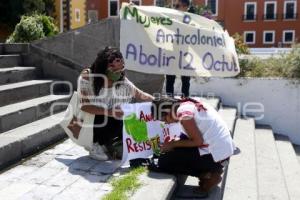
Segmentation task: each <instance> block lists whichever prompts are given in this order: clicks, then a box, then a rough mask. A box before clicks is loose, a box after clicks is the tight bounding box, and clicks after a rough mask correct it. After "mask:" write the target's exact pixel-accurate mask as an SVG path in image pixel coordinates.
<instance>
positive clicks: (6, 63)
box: [0, 54, 22, 68]
mask: <svg viewBox="0 0 300 200" xmlns="http://www.w3.org/2000/svg"><path fill="white" fill-rule="evenodd" d="M19 65H22V58H21V56H20V55H18V54H11V55H0V68H7V67H13V66H19Z"/></svg>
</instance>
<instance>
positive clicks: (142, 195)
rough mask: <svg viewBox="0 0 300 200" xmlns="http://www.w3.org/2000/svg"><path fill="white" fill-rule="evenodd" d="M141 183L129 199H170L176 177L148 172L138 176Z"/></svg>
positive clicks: (174, 187)
mask: <svg viewBox="0 0 300 200" xmlns="http://www.w3.org/2000/svg"><path fill="white" fill-rule="evenodd" d="M139 180H140V182H141V183H142V184H143V185H142V187H141V188H139V189H138V191H137V192H136V193H135V194H134V195H133V196H132V197H131V198H130V199H131V200H140V199H143V200H161V199H166V200H167V199H170V198H171V197H172V195H173V192H174V191H175V189H176V186H177V184H176V177H175V176H173V175H170V174H165V173H157V172H148V174H142V175H141V176H140V177H139Z"/></svg>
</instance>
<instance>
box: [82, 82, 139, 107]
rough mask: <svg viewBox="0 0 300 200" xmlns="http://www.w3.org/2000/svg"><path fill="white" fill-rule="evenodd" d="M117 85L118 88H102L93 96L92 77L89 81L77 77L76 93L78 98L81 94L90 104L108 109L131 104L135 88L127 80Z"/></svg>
mask: <svg viewBox="0 0 300 200" xmlns="http://www.w3.org/2000/svg"><path fill="white" fill-rule="evenodd" d="M119 83H120V85H119V86H118V87H117V86H113V87H111V88H104V87H103V88H101V89H100V91H99V93H98V94H97V95H95V94H94V88H93V77H92V76H90V77H89V80H86V79H84V78H82V76H79V78H78V88H77V91H78V94H79V97H80V98H83V96H82V94H83V93H85V94H87V95H88V96H87V99H88V100H89V103H90V104H92V105H95V106H100V107H104V108H108V109H110V108H112V107H114V106H116V105H121V104H123V103H130V102H132V100H133V98H134V94H135V92H136V90H137V88H136V86H135V85H134V84H133V83H132V82H131V81H129V80H128V79H127V78H125V79H124V81H121V82H119ZM85 98H86V97H85Z"/></svg>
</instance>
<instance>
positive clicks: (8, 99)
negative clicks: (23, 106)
mask: <svg viewBox="0 0 300 200" xmlns="http://www.w3.org/2000/svg"><path fill="white" fill-rule="evenodd" d="M52 82H53V81H52V80H31V81H24V82H19V83H13V84H6V85H1V86H0V99H1V101H0V106H5V105H8V104H12V103H17V102H21V101H24V100H27V99H32V98H35V97H40V96H45V95H48V94H50V85H51V83H52Z"/></svg>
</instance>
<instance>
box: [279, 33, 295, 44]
mask: <svg viewBox="0 0 300 200" xmlns="http://www.w3.org/2000/svg"><path fill="white" fill-rule="evenodd" d="M282 37H283V38H282V42H283V43H285V44H291V43H293V42H294V40H295V31H294V30H285V31H283V34H282Z"/></svg>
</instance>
